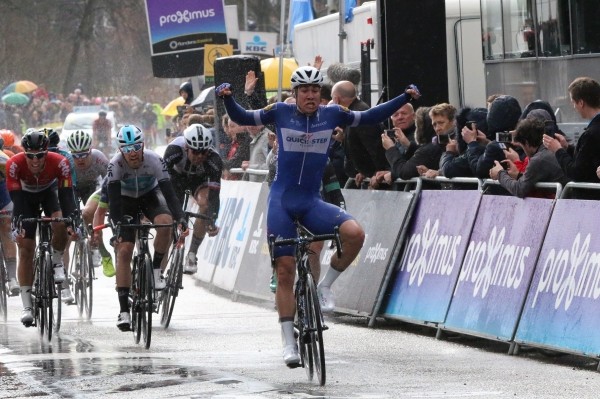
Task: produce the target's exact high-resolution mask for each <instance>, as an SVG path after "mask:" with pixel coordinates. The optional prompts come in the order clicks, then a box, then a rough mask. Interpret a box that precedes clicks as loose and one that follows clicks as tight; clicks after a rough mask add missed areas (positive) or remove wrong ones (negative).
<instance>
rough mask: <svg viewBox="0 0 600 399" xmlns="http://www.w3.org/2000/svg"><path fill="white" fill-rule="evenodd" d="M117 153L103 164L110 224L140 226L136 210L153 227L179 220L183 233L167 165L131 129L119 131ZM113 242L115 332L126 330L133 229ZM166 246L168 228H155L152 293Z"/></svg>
mask: <svg viewBox="0 0 600 399" xmlns="http://www.w3.org/2000/svg"><path fill="white" fill-rule="evenodd" d="M117 141H118V145H119V151H118V152H117V154H116V155H115V156H114V157H113V158H112V159H111V161H110V163H109V165H108V204H109V209H110V219H111V220H112V221H113V223H115V224H116V223H118V222H122V224H127V222H126V221H125V220H124V219H123V216H125V215H128V216H131V217H133V223H139V222H140V221H139V220H136V219H137V216H138V211H139V210H141V211H142V213H143V215H144V216H146V217H147V218H148V219H149V220H150V221H152V223H154V224H171V223H173V219H176V220H178V221H179V228H180V229H181V230H182V231H183V234H184V235H185V234H187V225H186V222H185V219H184V217H183V211H182V209H181V203H180V202H179V199H178V198H177V195H176V194H175V191H174V190H173V185H172V184H171V180H170V178H169V173H168V172H167V166H166V165H165V163H164V161H163V160H162V158H160V157H159V156H158V154H157V153H155V152H154V151H151V150H148V149H145V148H144V134H143V133H142V131H141V130H140V128H138V127H137V126H134V125H125V126H123V127H122V128H121V129H120V130H119V133H118V135H117ZM115 238H116V240H115V241H116V250H115V251H116V256H117V293H118V297H119V305H120V313H119V317H118V320H117V327H118V328H119V329H120V330H122V331H129V329H130V324H131V316H130V314H129V287H130V285H131V258H132V255H133V248H134V241H135V230H133V229H127V228H122V229H120V236H119V237H115ZM170 243H171V229H169V228H160V229H156V236H155V238H154V256H153V257H152V266H153V268H154V288H155V289H157V290H162V289H163V288H164V287H165V280H164V278H163V276H162V272H161V264H162V263H163V258H164V257H165V254H166V253H167V251H168V249H169V245H170Z"/></svg>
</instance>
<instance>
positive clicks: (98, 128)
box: [92, 111, 112, 159]
mask: <svg viewBox="0 0 600 399" xmlns="http://www.w3.org/2000/svg"><path fill="white" fill-rule="evenodd" d="M111 129H112V123H111V122H110V121H109V120H108V119H107V118H106V111H100V112H98V119H96V120H95V121H94V123H93V124H92V133H93V134H92V140H93V145H92V147H93V148H97V149H99V150H100V151H102V152H103V153H104V155H106V157H107V158H108V159H110V158H111V157H112V145H111V139H112V137H111V135H110V131H111Z"/></svg>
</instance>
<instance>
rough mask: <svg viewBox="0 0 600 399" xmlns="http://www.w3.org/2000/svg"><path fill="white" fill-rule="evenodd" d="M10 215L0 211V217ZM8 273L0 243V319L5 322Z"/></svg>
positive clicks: (8, 212) (10, 213) (0, 243)
mask: <svg viewBox="0 0 600 399" xmlns="http://www.w3.org/2000/svg"><path fill="white" fill-rule="evenodd" d="M7 215H8V216H10V215H12V211H0V217H2V216H7ZM7 284H8V272H7V270H6V264H5V263H4V248H3V246H2V242H1V241H0V317H2V321H4V322H6V320H7V317H8V310H7V306H8V297H9V296H12V295H9V293H8V286H7Z"/></svg>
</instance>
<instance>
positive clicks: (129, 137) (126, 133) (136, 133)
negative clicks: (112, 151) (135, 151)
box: [117, 125, 144, 148]
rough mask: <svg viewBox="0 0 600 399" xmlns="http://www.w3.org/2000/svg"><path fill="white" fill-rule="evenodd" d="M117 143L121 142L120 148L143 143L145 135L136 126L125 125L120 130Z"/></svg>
mask: <svg viewBox="0 0 600 399" xmlns="http://www.w3.org/2000/svg"><path fill="white" fill-rule="evenodd" d="M117 141H118V142H119V148H121V147H126V146H128V145H132V144H137V143H143V142H144V133H142V130H141V129H140V128H139V127H137V126H135V125H125V126H123V127H122V128H121V129H120V130H119V133H117Z"/></svg>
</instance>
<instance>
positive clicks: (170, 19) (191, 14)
mask: <svg viewBox="0 0 600 399" xmlns="http://www.w3.org/2000/svg"><path fill="white" fill-rule="evenodd" d="M215 14H216V13H215V10H214V9H213V8H209V9H208V10H196V11H190V10H183V11H177V12H176V13H174V14H170V15H161V16H160V17H158V23H159V24H160V26H163V25H164V24H169V23H174V24H182V23H184V22H185V23H188V22H190V21H193V20H195V19H202V18H210V17H214V16H215Z"/></svg>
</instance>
